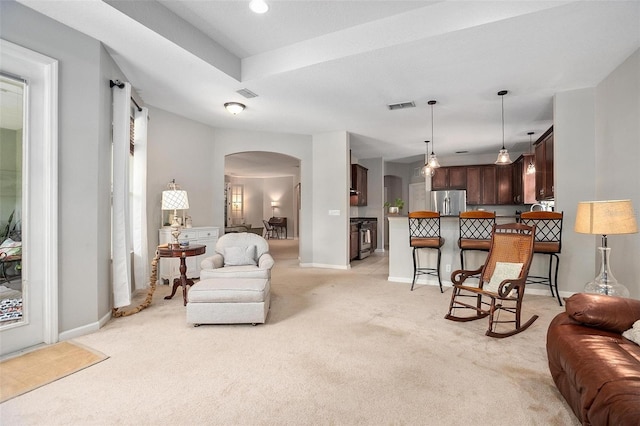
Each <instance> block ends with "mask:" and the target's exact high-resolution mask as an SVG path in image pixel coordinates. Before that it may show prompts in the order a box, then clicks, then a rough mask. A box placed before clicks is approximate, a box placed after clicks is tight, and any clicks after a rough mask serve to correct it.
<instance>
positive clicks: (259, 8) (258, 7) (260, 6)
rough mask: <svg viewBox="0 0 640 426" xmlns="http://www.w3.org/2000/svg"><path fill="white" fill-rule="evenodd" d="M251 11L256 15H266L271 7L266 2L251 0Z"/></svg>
mask: <svg viewBox="0 0 640 426" xmlns="http://www.w3.org/2000/svg"><path fill="white" fill-rule="evenodd" d="M249 9H251V10H252V11H253V12H255V13H265V12H266V11H268V10H269V5H268V4H267V3H265V1H264V0H251V2H250V3H249Z"/></svg>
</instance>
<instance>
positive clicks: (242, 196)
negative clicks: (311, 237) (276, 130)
mask: <svg viewBox="0 0 640 426" xmlns="http://www.w3.org/2000/svg"><path fill="white" fill-rule="evenodd" d="M224 169H225V173H224V174H225V193H226V202H225V205H226V209H225V227H226V228H227V230H231V231H233V229H232V228H234V227H238V226H243V225H248V226H246V228H248V229H249V230H250V231H251V232H256V233H257V230H258V229H259V228H263V222H262V221H263V220H270V219H271V218H274V217H277V218H281V219H283V220H284V222H285V225H284V226H283V227H282V228H281V229H280V230H281V231H282V232H281V233H280V235H281V236H282V237H286V238H293V239H297V238H298V237H299V223H300V207H301V206H300V200H301V197H300V190H301V185H300V180H301V179H300V159H298V158H295V157H292V156H289V155H285V154H280V153H276V152H271V151H245V152H238V153H233V154H229V155H226V156H225V167H224ZM281 223H282V222H281Z"/></svg>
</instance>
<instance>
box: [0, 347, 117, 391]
mask: <svg viewBox="0 0 640 426" xmlns="http://www.w3.org/2000/svg"><path fill="white" fill-rule="evenodd" d="M107 358H109V357H108V356H106V355H104V354H103V353H100V352H98V351H94V350H93V349H89V348H86V347H84V346H81V345H79V344H77V343H72V342H60V343H56V344H54V345H48V346H46V347H43V348H41V349H37V350H35V351H33V352H28V353H26V354H24V355H20V356H17V357H15V358H10V359H7V360H5V361H2V362H0V403H2V402H5V401H7V400H9V399H11V398H15V397H16V396H19V395H22V394H25V393H27V392H29V391H32V390H34V389H37V388H39V387H40V386H44V385H46V384H49V383H52V382H54V381H56V380H58V379H61V378H63V377H65V376H68V375H70V374H73V373H76V372H78V371H80V370H83V369H85V368H87V367H90V366H92V365H95V364H97V363H99V362H101V361H104V360H105V359H107Z"/></svg>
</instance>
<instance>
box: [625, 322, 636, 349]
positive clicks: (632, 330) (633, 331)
mask: <svg viewBox="0 0 640 426" xmlns="http://www.w3.org/2000/svg"><path fill="white" fill-rule="evenodd" d="M622 337H626V338H627V339H629V340H631V341H632V342H633V343H635V344H636V345H640V320H638V321H636V322H634V323H633V327H631V328H630V329H629V330H627V331H625V332H624V333H622Z"/></svg>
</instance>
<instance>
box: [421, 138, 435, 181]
mask: <svg viewBox="0 0 640 426" xmlns="http://www.w3.org/2000/svg"><path fill="white" fill-rule="evenodd" d="M424 143H425V144H426V147H427V148H426V149H425V151H424V158H425V159H427V158H428V157H429V141H424ZM435 173H436V169H434V168H432V167H431V166H430V165H429V161H428V160H427V162H426V163H424V167H422V169H420V175H421V176H422V177H431V176H433V175H434V174H435Z"/></svg>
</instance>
